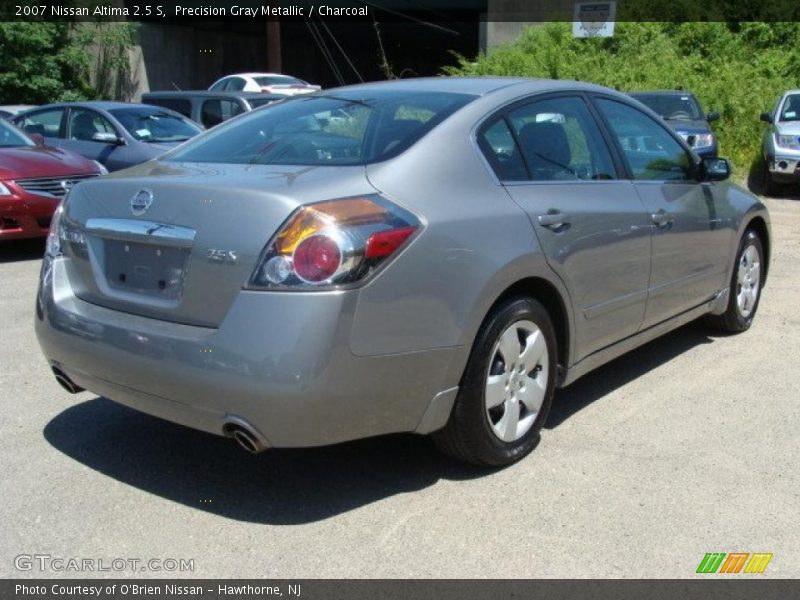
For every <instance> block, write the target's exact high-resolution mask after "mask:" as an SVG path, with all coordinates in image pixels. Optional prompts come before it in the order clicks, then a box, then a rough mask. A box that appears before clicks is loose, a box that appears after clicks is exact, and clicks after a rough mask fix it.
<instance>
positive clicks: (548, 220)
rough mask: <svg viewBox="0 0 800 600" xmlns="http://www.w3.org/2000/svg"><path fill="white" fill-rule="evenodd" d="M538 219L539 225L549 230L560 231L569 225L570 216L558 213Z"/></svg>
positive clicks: (541, 216) (550, 213) (540, 216)
mask: <svg viewBox="0 0 800 600" xmlns="http://www.w3.org/2000/svg"><path fill="white" fill-rule="evenodd" d="M536 219H537V220H538V221H539V225H541V226H542V227H547V228H548V229H560V228H562V227H563V226H564V225H568V224H569V216H568V215H565V214H564V213H562V212H558V211H555V212H549V213H547V214H546V215H539V216H538V217H537V218H536Z"/></svg>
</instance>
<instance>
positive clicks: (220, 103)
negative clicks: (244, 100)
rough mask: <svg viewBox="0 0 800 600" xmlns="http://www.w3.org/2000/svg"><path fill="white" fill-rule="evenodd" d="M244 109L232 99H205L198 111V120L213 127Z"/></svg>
mask: <svg viewBox="0 0 800 600" xmlns="http://www.w3.org/2000/svg"><path fill="white" fill-rule="evenodd" d="M241 112H244V109H243V108H242V107H241V106H239V103H238V102H234V101H232V100H206V101H205V102H203V107H202V109H201V111H200V122H201V123H202V124H203V125H205V126H206V127H214V125H219V124H220V123H222V122H223V121H227V120H228V119H230V118H231V117H235V116H236V115H238V114H239V113H241Z"/></svg>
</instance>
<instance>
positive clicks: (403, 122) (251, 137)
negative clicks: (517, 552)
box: [165, 90, 474, 165]
mask: <svg viewBox="0 0 800 600" xmlns="http://www.w3.org/2000/svg"><path fill="white" fill-rule="evenodd" d="M473 98H474V96H470V95H466V94H451V93H442V92H425V93H420V92H417V93H413V92H396V91H392V92H387V91H385V90H381V91H370V93H365V92H360V93H357V92H355V91H353V92H341V93H340V94H339V95H336V96H333V95H320V96H317V95H314V96H302V97H296V98H293V99H290V100H284V101H282V102H278V103H276V104H274V105H272V106H269V107H266V108H263V109H261V110H258V111H255V112H252V113H248V114H246V115H244V116H242V117H239V118H238V119H236V120H234V121H231V122H229V123H224V124H223V125H221V126H219V127H218V128H216V129H214V130H213V131H212V132H210V133H208V134H206V135H204V136H202V137H200V138H198V139H197V140H196V141H194V142H190V143H189V144H188V145H187V146H184V147H182V148H180V149H179V150H177V151H175V152H173V153H171V154H169V155H167V156H166V157H165V160H171V161H187V162H212V163H229V164H263V165H359V164H369V163H374V162H380V161H382V160H386V159H388V158H391V157H393V156H396V155H398V154H400V153H401V152H403V151H404V150H405V149H407V148H408V147H409V146H411V145H412V144H413V143H414V142H416V141H417V140H419V139H420V138H421V137H422V136H424V135H425V134H426V133H427V132H428V131H430V130H431V129H433V128H434V127H435V126H436V125H437V124H438V123H440V122H442V121H443V120H444V119H446V118H447V117H448V116H450V115H451V114H453V113H454V112H455V111H456V110H458V109H459V108H461V107H462V106H464V105H465V104H467V103H468V102H469V101H471V100H472V99H473Z"/></svg>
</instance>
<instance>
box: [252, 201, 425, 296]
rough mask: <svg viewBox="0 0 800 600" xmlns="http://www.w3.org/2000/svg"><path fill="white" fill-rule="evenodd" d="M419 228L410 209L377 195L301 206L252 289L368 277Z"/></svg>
mask: <svg viewBox="0 0 800 600" xmlns="http://www.w3.org/2000/svg"><path fill="white" fill-rule="evenodd" d="M418 228H419V220H418V219H417V218H416V217H415V216H414V215H412V214H411V213H410V212H408V211H406V210H404V209H402V208H400V207H399V206H397V205H395V204H393V203H391V202H389V201H388V200H386V199H385V198H382V197H380V196H377V195H370V196H359V197H356V198H342V199H339V200H330V201H327V202H320V203H317V204H308V205H306V206H302V207H300V208H299V209H297V210H296V211H295V212H294V213H292V215H291V216H290V217H289V219H288V220H287V221H286V223H284V225H283V226H282V227H281V229H280V230H279V231H278V233H277V234H275V236H274V237H273V238H272V240H270V242H269V243H268V244H267V246H266V248H265V249H264V252H263V253H262V255H261V258H260V259H259V261H258V266H257V267H256V269H255V271H254V272H253V275H252V277H251V278H250V281H249V282H248V286H247V287H248V288H250V289H320V288H329V287H340V286H347V285H349V284H356V283H360V282H363V281H364V280H365V279H367V278H368V277H369V276H370V275H372V274H373V273H375V271H376V270H378V269H379V268H381V267H382V266H383V265H385V264H386V263H387V261H388V260H389V259H390V258H391V257H392V256H393V255H395V254H396V253H397V251H398V250H399V249H400V248H401V247H402V246H403V245H404V244H405V243H406V242H407V241H408V239H409V238H410V237H411V236H412V235H413V234H414V232H416V231H417V229H418Z"/></svg>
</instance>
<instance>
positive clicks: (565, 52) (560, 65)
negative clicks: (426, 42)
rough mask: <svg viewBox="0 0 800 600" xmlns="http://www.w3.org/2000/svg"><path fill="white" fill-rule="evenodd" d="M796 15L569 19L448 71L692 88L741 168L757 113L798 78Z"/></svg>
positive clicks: (634, 87)
mask: <svg viewBox="0 0 800 600" xmlns="http://www.w3.org/2000/svg"><path fill="white" fill-rule="evenodd" d="M798 65H800V23H795V22H793V23H761V22H748V23H701V22H692V23H633V22H620V23H617V24H616V30H615V33H614V37H611V38H592V39H585V38H573V37H572V24H571V23H548V24H545V25H541V26H538V27H529V28H527V29H526V30H525V31H524V32H523V33H522V35H521V36H520V37H519V38H518V39H517V40H516V41H515V42H513V43H511V44H508V45H505V46H501V47H498V48H496V49H493V50H491V51H489V53H488V54H481V55H480V56H478V57H477V58H476V59H475V60H470V59H468V58H466V57H463V56H459V57H458V65H457V66H455V67H446V68H445V69H444V72H445V73H446V74H448V75H508V76H524V77H545V78H551V79H576V80H580V81H587V82H592V83H598V84H601V85H605V86H608V87H612V88H615V89H618V90H620V91H626V92H627V91H644V90H653V89H675V88H678V87H681V88H683V89H686V90H690V91H692V92H694V93H695V94H696V95H697V97H698V98H699V100H700V102H701V103H702V105H703V107H704V108H705V110H707V111H711V110H716V111H719V113H720V114H721V119H720V120H719V121H717V122H715V123H714V124H713V128H714V132H715V133H716V135H717V137H718V139H719V143H720V155H721V156H725V157H728V158H730V159H731V160H732V161H733V164H734V167H735V169H736V174H737V178H739V179H744V178H746V177H747V175H748V173H749V172H750V171H751V170H752V169H754V168H756V167H758V165H759V163H760V160H761V159H760V154H761V153H760V148H761V132H762V126H763V124H762V123H760V121H759V114H760V113H761V112H763V111H765V110H771V109H772V107H773V105H774V104H775V101H776V100H777V98H778V96H779V95H780V94H782V93H783V92H784V91H786V90H787V89H792V88H796V87H800V86H798V83H800V82H798V79H800V67H798Z"/></svg>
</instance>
